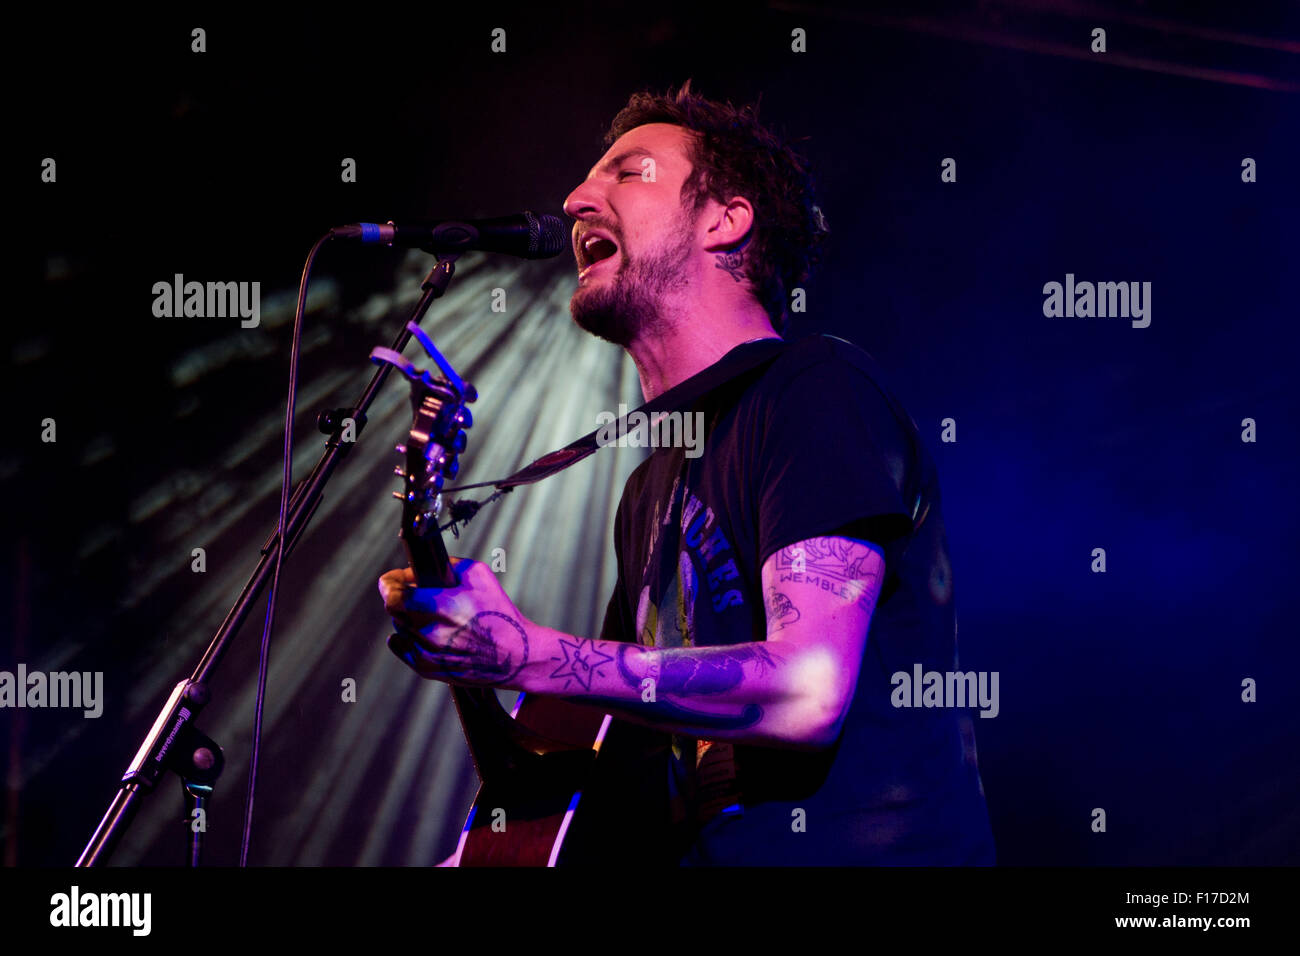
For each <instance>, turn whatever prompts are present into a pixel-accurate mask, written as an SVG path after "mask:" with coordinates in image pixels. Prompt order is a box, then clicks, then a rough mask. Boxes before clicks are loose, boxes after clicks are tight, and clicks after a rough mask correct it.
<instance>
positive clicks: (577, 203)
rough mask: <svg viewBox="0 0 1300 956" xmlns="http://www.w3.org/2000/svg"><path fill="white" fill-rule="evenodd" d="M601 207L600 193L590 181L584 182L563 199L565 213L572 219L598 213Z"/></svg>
mask: <svg viewBox="0 0 1300 956" xmlns="http://www.w3.org/2000/svg"><path fill="white" fill-rule="evenodd" d="M601 208H602V206H601V201H600V194H599V192H598V191H597V189H596V188H595V187H594V186H593V185H592V184H591V182H590V181H587V182H584V183H583V184H582V185H581V186H579V187H578V188H577V189H575V190H574V191H573V192H571V193H569V195H568V196H567V197H566V198H565V200H564V212H565V215H567V216H569V217H570V218H572V219H581V218H583V217H584V216H591V215H592V214H594V213H599V212H600V210H601Z"/></svg>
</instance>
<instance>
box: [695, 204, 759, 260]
mask: <svg viewBox="0 0 1300 956" xmlns="http://www.w3.org/2000/svg"><path fill="white" fill-rule="evenodd" d="M704 221H705V222H706V223H708V226H707V230H706V232H705V235H704V251H705V252H723V251H725V250H727V249H734V248H736V247H737V246H740V245H743V244H744V242H745V240H746V239H748V238H749V236H750V234H751V233H752V232H753V228H754V207H753V205H752V204H751V203H750V201H749V200H748V199H746V198H745V197H744V196H735V197H733V198H732V200H731V201H730V202H729V203H727V204H726V205H725V206H724V205H723V204H722V203H720V202H717V201H716V200H714V201H710V202H709V205H708V207H707V208H706V209H705V215H704Z"/></svg>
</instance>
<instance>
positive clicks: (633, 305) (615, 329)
mask: <svg viewBox="0 0 1300 956" xmlns="http://www.w3.org/2000/svg"><path fill="white" fill-rule="evenodd" d="M689 226H690V224H689V223H688V222H687V221H686V219H685V217H684V216H683V217H679V218H678V220H677V221H676V222H675V223H673V226H672V228H671V230H670V231H669V235H673V236H677V237H678V238H677V239H675V240H673V241H672V243H671V244H670V245H668V246H667V247H665V248H660V249H655V250H653V251H652V252H647V253H644V254H642V255H641V256H639V257H638V258H637V259H636V260H635V261H633V260H631V259H630V258H629V257H628V256H627V254H626V253H625V252H624V248H623V244H622V243H621V242H620V243H619V250H618V253H617V255H618V256H619V257H620V260H621V261H620V262H619V266H618V269H617V270H616V271H615V272H614V273H613V275H610V276H605V277H604V278H603V281H601V282H599V283H596V284H592V285H590V286H588V287H586V288H584V287H582V286H579V287H578V289H577V291H575V292H574V293H573V298H572V299H571V300H570V301H569V312H570V314H572V316H573V321H574V322H575V323H576V324H577V326H578V327H579V328H580V329H582V330H583V331H586V332H590V333H591V334H592V335H595V336H597V337H598V338H602V339H604V340H605V341H606V342H612V343H614V344H615V345H618V346H620V347H623V348H626V347H627V346H628V345H629V344H631V343H632V342H634V341H636V340H637V339H639V338H646V337H655V336H658V335H660V334H662V333H663V332H664V331H666V330H667V328H668V325H669V321H668V318H667V316H666V313H665V310H664V307H663V303H664V299H665V297H666V296H667V295H668V293H670V292H672V291H674V290H676V289H680V288H682V287H683V286H684V285H685V284H686V282H687V276H686V264H687V263H688V262H689V261H690V257H691V233H690V228H689Z"/></svg>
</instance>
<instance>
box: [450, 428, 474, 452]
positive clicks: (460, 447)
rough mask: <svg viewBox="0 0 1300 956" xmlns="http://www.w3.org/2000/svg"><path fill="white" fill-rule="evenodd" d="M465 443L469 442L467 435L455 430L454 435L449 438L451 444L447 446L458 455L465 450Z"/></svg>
mask: <svg viewBox="0 0 1300 956" xmlns="http://www.w3.org/2000/svg"><path fill="white" fill-rule="evenodd" d="M467 444H469V436H468V435H466V434H465V433H464V432H456V437H455V438H453V439H452V440H451V444H450V445H449V446H448V447H449V448H451V450H452V451H453V452H455V453H456V454H458V455H459V454H460V453H461V452H463V451H464V450H465V446H466V445H467Z"/></svg>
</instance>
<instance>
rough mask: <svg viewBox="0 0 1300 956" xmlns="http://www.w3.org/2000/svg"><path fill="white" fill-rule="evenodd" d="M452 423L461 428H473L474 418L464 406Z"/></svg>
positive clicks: (457, 412)
mask: <svg viewBox="0 0 1300 956" xmlns="http://www.w3.org/2000/svg"><path fill="white" fill-rule="evenodd" d="M452 422H453V423H455V424H456V425H459V426H460V427H461V428H473V427H474V416H473V415H472V414H470V410H469V409H468V408H466V407H465V406H464V405H462V406H461V407H460V408H459V409H457V410H456V414H455V415H454V416H453V417H452Z"/></svg>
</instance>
